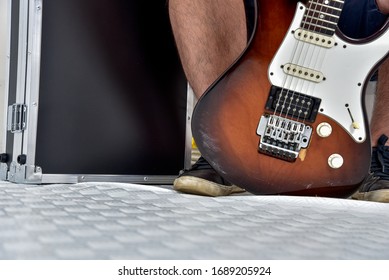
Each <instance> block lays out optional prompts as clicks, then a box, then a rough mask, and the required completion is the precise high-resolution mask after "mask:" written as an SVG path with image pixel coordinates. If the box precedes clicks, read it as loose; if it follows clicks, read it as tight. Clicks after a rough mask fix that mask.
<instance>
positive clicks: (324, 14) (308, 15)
mask: <svg viewBox="0 0 389 280" xmlns="http://www.w3.org/2000/svg"><path fill="white" fill-rule="evenodd" d="M343 5H344V0H310V1H309V4H308V7H307V10H306V12H305V15H304V17H303V21H302V22H301V28H303V29H308V30H310V31H314V32H319V33H324V34H326V35H331V36H332V35H333V34H334V33H335V29H336V26H337V23H338V20H339V17H340V14H341V12H342V9H343Z"/></svg>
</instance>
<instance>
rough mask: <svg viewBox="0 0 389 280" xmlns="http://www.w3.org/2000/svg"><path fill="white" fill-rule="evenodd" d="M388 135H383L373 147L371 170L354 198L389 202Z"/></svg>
mask: <svg viewBox="0 0 389 280" xmlns="http://www.w3.org/2000/svg"><path fill="white" fill-rule="evenodd" d="M387 140H388V137H387V136H386V135H382V136H381V137H380V138H379V139H378V146H377V147H374V148H373V152H372V159H371V166H370V172H369V175H368V176H367V178H366V179H365V180H364V181H363V183H362V185H361V187H360V189H359V191H358V192H356V193H355V194H354V195H352V198H353V199H358V200H367V201H375V202H389V147H388V146H385V143H386V141H387Z"/></svg>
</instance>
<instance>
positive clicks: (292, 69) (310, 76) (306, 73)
mask: <svg viewBox="0 0 389 280" xmlns="http://www.w3.org/2000/svg"><path fill="white" fill-rule="evenodd" d="M282 69H283V70H284V73H285V74H287V75H291V76H295V77H298V78H301V79H305V80H308V81H311V82H315V83H320V82H322V81H324V80H325V77H324V75H323V73H321V72H320V71H316V70H313V69H310V68H306V67H302V66H299V65H296V64H291V63H287V64H285V65H283V66H282Z"/></svg>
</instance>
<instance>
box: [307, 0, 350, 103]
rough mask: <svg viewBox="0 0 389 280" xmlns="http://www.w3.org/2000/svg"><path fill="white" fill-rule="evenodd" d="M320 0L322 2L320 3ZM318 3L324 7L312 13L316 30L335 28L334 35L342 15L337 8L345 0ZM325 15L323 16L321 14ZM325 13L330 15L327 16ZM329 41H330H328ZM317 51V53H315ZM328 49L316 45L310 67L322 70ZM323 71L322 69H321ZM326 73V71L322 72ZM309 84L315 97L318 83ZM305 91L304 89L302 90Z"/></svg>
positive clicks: (320, 31)
mask: <svg viewBox="0 0 389 280" xmlns="http://www.w3.org/2000/svg"><path fill="white" fill-rule="evenodd" d="M319 2H320V3H319ZM316 3H317V4H318V5H321V7H322V9H321V10H320V11H317V12H316V14H315V11H314V12H313V13H312V17H313V18H314V19H316V23H314V24H315V26H314V29H315V31H317V30H318V33H323V32H322V31H323V28H324V29H328V30H331V29H333V31H332V32H333V33H332V36H334V35H335V31H336V28H337V20H336V17H337V16H339V15H340V13H339V14H337V13H336V9H340V10H342V9H343V5H344V0H330V1H328V3H326V1H324V2H323V1H321V0H319V1H318V2H316ZM321 15H322V16H323V17H322V18H321V17H320V16H321ZM325 15H328V16H327V18H326V16H325ZM322 43H324V42H322ZM326 43H328V42H326ZM315 52H316V53H315ZM327 53H328V49H327V48H326V47H321V46H320V47H316V48H314V49H313V52H312V55H313V56H314V58H315V60H311V63H310V64H309V68H310V69H314V70H321V69H322V68H323V65H324V61H325V57H326V56H327ZM320 72H321V71H320ZM321 74H322V75H324V73H321ZM322 78H323V80H322V81H320V82H325V79H324V78H325V77H324V76H323V77H322ZM306 84H307V85H308V88H307V89H306V92H307V93H308V94H309V95H310V96H312V97H315V95H317V94H316V90H315V89H316V86H317V83H314V82H311V83H306ZM302 92H304V91H302Z"/></svg>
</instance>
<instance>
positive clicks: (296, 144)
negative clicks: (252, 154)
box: [257, 87, 321, 162]
mask: <svg viewBox="0 0 389 280" xmlns="http://www.w3.org/2000/svg"><path fill="white" fill-rule="evenodd" d="M284 91H285V92H284ZM320 101H321V100H320V99H318V98H314V97H310V96H307V95H304V94H301V93H296V92H292V91H287V90H282V89H280V88H276V87H272V89H271V91H270V95H269V99H268V102H267V104H266V109H267V110H270V111H273V112H275V114H273V115H271V114H265V115H263V116H262V117H261V119H260V122H259V125H258V128H257V134H258V135H259V136H260V143H259V146H258V151H259V152H260V153H263V154H267V155H270V156H273V157H276V158H279V159H282V160H286V161H290V162H293V161H295V160H296V159H297V157H298V155H299V153H300V151H301V149H305V148H307V147H308V144H309V141H310V139H311V135H312V127H311V126H309V125H307V124H305V123H303V122H301V121H298V120H292V119H289V118H287V117H293V118H295V119H303V120H304V121H309V122H314V121H315V119H316V115H317V113H318V108H319V106H320ZM282 115H283V116H282ZM284 116H285V117H284ZM299 116H301V117H299Z"/></svg>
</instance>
